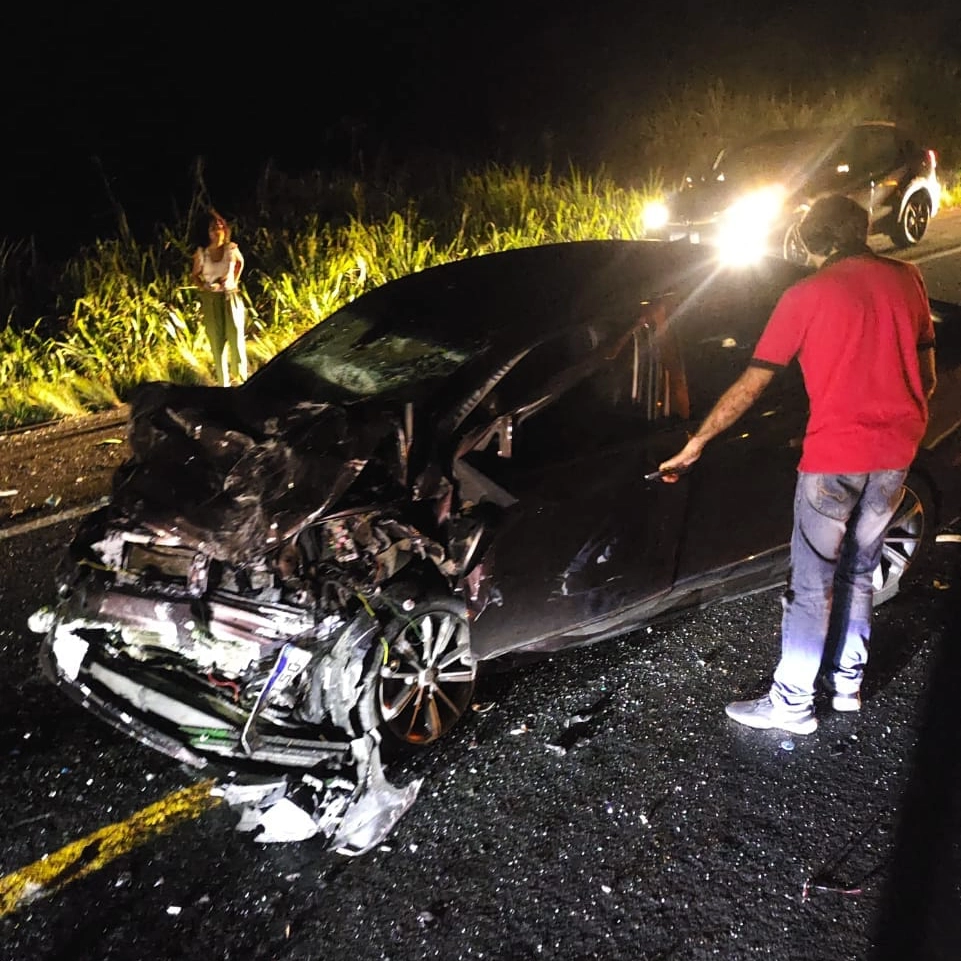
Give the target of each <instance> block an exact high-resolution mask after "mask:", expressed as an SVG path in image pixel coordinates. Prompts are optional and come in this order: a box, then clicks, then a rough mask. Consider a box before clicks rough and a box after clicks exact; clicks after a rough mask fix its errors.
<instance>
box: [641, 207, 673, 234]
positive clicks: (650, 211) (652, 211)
mask: <svg viewBox="0 0 961 961" xmlns="http://www.w3.org/2000/svg"><path fill="white" fill-rule="evenodd" d="M670 216H671V213H670V211H669V210H668V209H667V204H665V203H663V202H662V201H660V200H652V201H651V202H650V203H649V204H646V205H645V207H644V214H643V219H644V229H645V230H660V228H661V227H663V226H664V225H665V224H666V223H667V221H668V219H669V217H670Z"/></svg>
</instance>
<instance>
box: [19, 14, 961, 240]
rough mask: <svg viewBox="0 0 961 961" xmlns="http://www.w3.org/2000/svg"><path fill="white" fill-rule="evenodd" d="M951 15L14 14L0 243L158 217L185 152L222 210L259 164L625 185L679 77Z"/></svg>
mask: <svg viewBox="0 0 961 961" xmlns="http://www.w3.org/2000/svg"><path fill="white" fill-rule="evenodd" d="M957 21H958V16H957V13H956V10H955V8H954V5H953V4H948V3H947V2H944V0H939V2H938V3H936V4H933V5H931V4H928V5H925V9H924V12H923V13H918V12H917V10H916V9H914V7H913V6H912V7H909V6H908V5H907V4H903V3H902V4H898V3H894V2H892V0H876V2H873V3H868V2H864V0H846V2H845V3H843V4H842V3H833V2H832V3H829V2H825V0H809V2H805V3H792V2H790V0H788V2H783V3H773V2H761V0H757V2H755V4H753V5H751V6H748V5H746V4H737V5H735V4H723V3H719V2H715V3H708V2H706V0H674V2H670V3H667V2H665V3H661V4H651V3H641V2H625V0H594V2H586V0H585V2H582V3H572V2H569V0H556V2H552V3H548V2H543V0H514V2H506V0H488V2H483V3H479V2H473V0H466V2H455V0H446V2H440V0H407V2H399V0H357V2H353V3H346V2H344V0H331V2H328V3H324V4H313V5H304V6H301V5H299V4H292V3H288V2H286V0H281V2H266V3H260V4H255V5H251V6H250V7H249V8H248V7H247V6H243V5H241V4H232V5H231V4H227V3H223V4H220V5H214V4H182V5H180V4H178V5H159V4H155V5H148V4H128V3H114V2H92V3H88V4H70V5H67V4H63V5H62V6H59V7H58V5H56V4H32V5H26V6H20V7H18V11H17V16H16V18H12V17H11V18H8V22H7V23H6V24H5V29H4V45H3V46H4V53H3V56H2V57H0V82H2V89H3V90H4V121H3V122H4V130H5V137H4V147H3V150H2V168H0V175H2V176H0V236H2V237H6V238H8V239H11V240H12V239H17V238H25V237H34V238H36V239H38V241H39V243H40V244H41V246H42V247H43V248H44V249H46V250H48V251H49V252H51V253H57V254H61V253H69V252H71V250H72V249H73V248H74V247H75V246H76V244H77V243H80V242H86V241H87V240H89V239H91V238H93V237H96V236H103V235H104V234H109V233H111V232H112V231H113V230H114V229H115V227H116V223H117V216H116V215H117V206H116V205H120V206H121V207H122V208H123V210H124V211H125V212H126V215H127V216H128V218H129V219H130V222H131V224H132V226H133V227H134V228H135V229H140V230H149V229H150V228H151V226H152V225H154V224H155V223H157V222H158V221H159V222H170V221H171V220H174V219H176V217H177V215H178V213H179V212H181V211H182V210H183V208H184V206H185V205H186V204H187V203H188V201H189V199H190V196H191V190H192V184H193V177H194V171H195V169H196V161H197V160H198V158H202V159H203V162H204V166H203V172H204V178H205V181H206V183H207V186H208V187H209V190H210V195H211V199H212V200H213V201H214V202H215V203H216V204H217V205H218V206H221V207H224V208H226V210H227V211H228V215H229V212H230V211H231V209H232V208H233V209H236V208H238V207H240V206H242V205H243V204H244V202H245V199H246V198H248V197H249V195H250V194H251V192H252V190H253V186H254V185H255V183H256V181H257V179H258V177H259V176H260V175H261V174H262V173H263V172H264V170H265V168H266V166H267V164H268V163H270V164H271V166H272V167H273V168H275V169H278V170H282V171H284V172H286V173H288V174H290V175H297V174H299V173H303V172H305V171H312V170H341V171H348V172H351V173H353V174H356V175H358V176H374V175H381V176H383V175H385V174H387V173H389V172H390V171H391V170H396V169H400V168H402V167H408V168H410V167H413V168H418V167H419V168H422V169H426V168H441V169H443V168H444V167H445V165H446V166H450V165H451V164H455V163H456V164H460V165H472V164H474V165H476V164H481V163H484V162H487V161H495V162H502V163H513V162H518V163H526V164H530V165H532V166H534V167H536V168H542V167H543V166H544V165H545V164H547V163H551V164H552V165H553V166H554V168H555V169H558V170H560V169H566V166H567V163H568V162H569V161H573V162H574V163H576V164H577V165H579V166H580V167H581V168H584V169H587V170H588V171H592V170H595V169H597V168H598V167H599V166H600V165H601V164H605V165H607V166H608V167H609V168H611V169H612V170H613V172H614V173H616V174H618V175H620V176H629V175H630V173H631V160H632V157H634V156H637V157H638V158H642V156H643V148H644V144H643V143H642V142H640V141H639V140H638V134H637V130H638V124H637V120H638V117H639V116H642V115H643V114H644V113H645V112H649V111H652V110H655V109H657V108H658V107H659V106H663V103H664V101H665V99H666V98H667V97H669V96H671V95H672V93H676V92H677V91H678V90H680V89H682V88H683V87H684V86H685V85H690V86H700V85H706V84H707V83H708V82H710V80H711V78H723V79H724V80H725V82H726V83H728V84H729V85H733V86H734V87H737V86H738V85H740V86H741V87H746V88H747V89H752V88H753V89H757V88H758V87H759V86H762V85H763V86H770V87H776V88H778V89H779V90H780V91H781V92H782V93H787V92H795V93H800V92H801V91H803V90H804V89H813V88H817V89H826V88H828V87H830V86H831V85H832V84H834V85H835V86H836V85H837V84H839V83H845V82H849V81H848V80H847V79H846V78H849V77H850V76H851V74H852V71H853V72H854V73H855V74H856V73H857V71H858V70H859V69H863V70H864V71H867V70H869V68H870V66H871V65H872V64H873V63H874V62H875V61H877V59H878V58H881V57H883V58H886V59H887V60H891V59H894V60H895V61H897V59H898V58H901V59H903V60H904V62H910V61H912V60H917V58H918V57H919V56H920V57H924V56H936V55H940V54H942V53H945V52H946V53H948V54H952V55H954V54H957V53H958V50H957V46H958V43H959V41H958V37H957V34H958V33H959V31H958V22H957ZM641 173H642V174H646V170H644V171H641Z"/></svg>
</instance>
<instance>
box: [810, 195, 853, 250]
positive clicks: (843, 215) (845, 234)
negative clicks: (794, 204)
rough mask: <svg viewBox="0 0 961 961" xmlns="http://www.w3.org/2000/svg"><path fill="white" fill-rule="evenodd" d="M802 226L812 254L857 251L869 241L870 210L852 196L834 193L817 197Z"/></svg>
mask: <svg viewBox="0 0 961 961" xmlns="http://www.w3.org/2000/svg"><path fill="white" fill-rule="evenodd" d="M798 229H799V231H800V234H801V240H803V241H804V246H805V247H807V249H808V250H810V251H811V253H812V254H816V255H818V256H827V255H828V254H830V253H832V252H833V251H835V250H837V251H852V252H853V251H855V250H860V249H861V248H863V247H864V246H865V245H866V244H867V242H868V212H867V211H866V210H865V209H864V208H863V207H862V206H861V205H860V204H859V203H856V202H855V201H853V200H851V198H850V197H844V196H842V195H841V194H832V195H831V196H829V197H822V198H821V199H820V200H818V201H815V203H814V204H813V206H812V207H811V209H810V210H809V211H808V212H807V213H806V214H805V216H804V219H803V220H802V221H801V225H800V227H799V228H798Z"/></svg>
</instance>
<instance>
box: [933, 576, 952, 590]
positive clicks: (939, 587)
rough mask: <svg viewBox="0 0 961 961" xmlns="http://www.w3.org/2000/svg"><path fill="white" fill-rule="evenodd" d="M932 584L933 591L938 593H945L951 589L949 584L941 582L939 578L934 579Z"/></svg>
mask: <svg viewBox="0 0 961 961" xmlns="http://www.w3.org/2000/svg"><path fill="white" fill-rule="evenodd" d="M932 583H933V584H934V589H935V590H938V591H947V590H950V588H951V582H950V581H945V580H942V579H941V578H940V577H936V578H935V579H934V581H933V582H932Z"/></svg>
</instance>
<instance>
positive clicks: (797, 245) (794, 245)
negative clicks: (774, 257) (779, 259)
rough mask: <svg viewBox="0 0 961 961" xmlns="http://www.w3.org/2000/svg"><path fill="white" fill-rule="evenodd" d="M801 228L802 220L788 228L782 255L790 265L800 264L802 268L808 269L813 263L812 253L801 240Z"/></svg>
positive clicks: (796, 221)
mask: <svg viewBox="0 0 961 961" xmlns="http://www.w3.org/2000/svg"><path fill="white" fill-rule="evenodd" d="M800 227H801V219H800V218H798V219H797V220H795V221H794V223H792V224H791V226H790V227H788V229H787V232H786V233H785V234H784V244H783V248H782V254H783V256H784V259H785V260H786V261H787V262H788V263H790V264H799V265H800V266H802V267H806V266H807V265H808V264H809V263H810V262H811V252H810V251H809V250H808V249H807V247H806V246H805V243H804V241H803V240H802V239H801V231H800Z"/></svg>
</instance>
